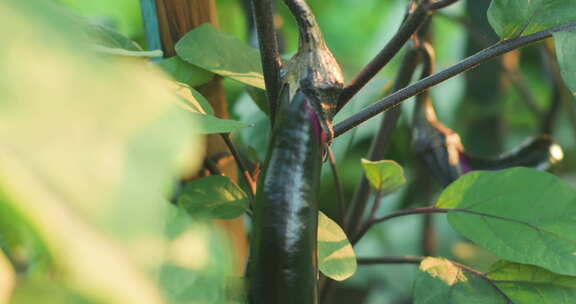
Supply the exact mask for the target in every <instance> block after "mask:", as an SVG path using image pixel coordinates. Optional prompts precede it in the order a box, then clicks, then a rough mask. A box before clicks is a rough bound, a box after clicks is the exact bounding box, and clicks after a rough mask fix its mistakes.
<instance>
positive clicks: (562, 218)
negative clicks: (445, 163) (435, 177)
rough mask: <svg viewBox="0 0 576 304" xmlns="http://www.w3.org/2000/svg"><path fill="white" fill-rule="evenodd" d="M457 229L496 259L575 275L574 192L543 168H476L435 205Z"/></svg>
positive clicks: (575, 222) (450, 188) (444, 194)
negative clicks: (443, 211) (483, 169)
mask: <svg viewBox="0 0 576 304" xmlns="http://www.w3.org/2000/svg"><path fill="white" fill-rule="evenodd" d="M436 207H438V208H448V209H453V210H450V211H449V212H448V222H449V223H450V225H451V226H452V227H453V228H454V229H455V230H456V231H458V232H459V233H461V234H462V235H464V236H465V237H466V238H468V239H470V240H472V241H473V242H475V243H476V244H478V245H479V246H480V247H482V248H484V249H486V250H488V251H490V252H491V253H493V254H494V255H496V256H497V257H499V258H501V259H505V260H509V261H513V262H517V263H522V264H530V265H537V266H540V267H543V268H546V269H548V270H551V271H554V272H557V273H561V274H566V275H576V234H574V231H576V192H575V191H574V189H572V188H571V187H570V186H568V185H567V184H566V183H565V182H564V181H562V180H560V179H558V178H557V177H555V176H554V175H551V174H549V173H546V172H542V171H538V170H534V169H528V168H513V169H508V170H502V171H477V172H472V173H468V174H466V175H464V176H463V177H461V178H459V179H458V180H456V181H455V182H454V183H452V184H451V185H450V186H448V187H447V188H446V189H445V190H444V191H443V192H442V194H441V195H440V198H439V199H438V202H437V203H436Z"/></svg>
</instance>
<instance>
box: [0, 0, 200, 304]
mask: <svg viewBox="0 0 576 304" xmlns="http://www.w3.org/2000/svg"><path fill="white" fill-rule="evenodd" d="M51 3H52V2H50V1H40V0H38V1H32V0H30V1H13V0H8V1H1V2H0V20H2V22H6V24H10V28H9V29H0V40H1V41H2V43H3V44H5V45H8V46H10V47H9V48H0V66H2V69H0V88H2V89H0V125H2V128H0V142H1V143H2V144H1V145H0V222H2V225H1V227H0V229H1V230H0V235H7V234H8V235H18V237H20V238H21V240H20V241H21V242H22V243H35V244H38V245H37V246H38V247H42V248H44V249H45V251H46V254H45V256H44V258H46V259H47V260H48V263H49V265H48V267H47V269H46V270H43V271H38V272H37V273H35V274H34V275H35V276H39V277H42V278H43V279H50V280H51V281H53V282H57V285H59V286H64V287H66V288H67V289H70V290H73V291H74V292H76V293H78V294H80V295H81V296H82V297H86V298H88V299H90V300H92V301H94V302H97V303H143V304H158V303H164V301H163V297H162V295H161V292H160V290H159V289H158V288H157V286H155V284H154V280H153V278H152V276H150V275H149V274H147V272H148V271H151V270H153V269H154V268H155V267H156V266H158V264H159V263H157V262H156V261H154V259H153V258H154V257H155V256H157V255H156V253H157V252H158V251H159V252H160V254H159V256H160V259H161V257H162V250H163V246H162V245H163V237H164V236H163V229H164V219H165V215H166V209H167V208H168V206H169V205H168V204H167V203H166V202H165V201H164V199H163V198H162V197H163V195H164V194H165V193H166V189H169V188H171V186H172V183H173V181H174V180H176V178H175V177H176V174H177V173H178V172H179V171H180V170H183V169H189V170H195V168H197V166H198V164H199V162H200V160H201V151H202V150H203V146H202V145H201V144H200V141H199V139H200V138H199V136H197V135H191V133H192V131H193V129H194V125H195V124H194V121H192V120H191V119H190V117H189V116H187V114H186V113H184V112H183V111H182V110H181V109H178V107H177V106H176V105H177V103H178V102H179V101H178V99H177V97H176V96H175V95H174V94H173V92H172V91H171V90H170V88H169V87H168V86H166V85H165V84H166V83H167V82H168V81H167V80H166V79H165V78H163V77H161V75H160V74H159V73H156V72H155V71H154V70H152V69H150V68H149V67H148V66H147V65H146V63H143V62H133V61H122V60H118V59H117V58H112V57H109V56H94V54H93V52H86V50H87V49H89V48H90V46H92V45H94V44H96V43H95V41H94V40H91V39H89V38H86V37H85V36H82V35H77V34H78V32H77V31H78V29H77V28H75V26H76V23H75V22H74V21H72V20H70V19H69V18H68V17H66V16H65V15H62V14H61V10H60V9H58V8H56V7H55V6H54V4H51ZM31 88H34V89H31ZM184 155H185V158H183V157H182V156H184ZM192 172H193V171H192ZM21 230H25V231H27V232H29V233H26V234H19V233H18V232H20V231H21ZM150 259H152V261H150ZM28 279H30V278H29V277H26V276H23V277H22V280H23V281H26V280H28ZM19 283H20V282H19ZM19 285H20V284H19ZM32 303H36V302H32ZM70 303H72V302H70ZM74 303H76V302H74Z"/></svg>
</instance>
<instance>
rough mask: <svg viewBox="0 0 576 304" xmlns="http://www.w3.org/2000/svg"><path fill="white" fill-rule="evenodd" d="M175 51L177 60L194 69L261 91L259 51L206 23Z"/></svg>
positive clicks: (191, 32)
mask: <svg viewBox="0 0 576 304" xmlns="http://www.w3.org/2000/svg"><path fill="white" fill-rule="evenodd" d="M175 48H176V53H177V54H178V56H180V57H181V58H182V59H184V60H186V61H187V62H189V63H191V64H193V65H196V66H199V67H201V68H203V69H205V70H208V71H210V72H213V73H215V74H218V75H221V76H224V77H229V78H232V79H234V80H236V81H239V82H242V83H244V84H247V85H250V86H253V87H257V88H260V89H264V77H263V76H262V66H261V65H260V56H259V54H258V51H257V50H256V49H254V48H251V47H249V46H248V45H246V44H245V43H244V42H242V41H240V40H238V39H236V38H235V37H233V36H229V35H226V34H223V33H221V32H219V31H218V30H217V29H215V28H214V27H213V26H212V25H210V24H209V23H205V24H203V25H201V26H199V27H197V28H195V29H194V30H192V31H190V32H189V33H188V34H186V36H184V37H183V38H182V39H181V40H180V41H178V43H177V44H176V47H175Z"/></svg>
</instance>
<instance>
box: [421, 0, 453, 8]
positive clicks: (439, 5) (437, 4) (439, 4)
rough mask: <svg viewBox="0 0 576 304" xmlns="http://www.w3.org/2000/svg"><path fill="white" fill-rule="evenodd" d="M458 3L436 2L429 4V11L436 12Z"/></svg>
mask: <svg viewBox="0 0 576 304" xmlns="http://www.w3.org/2000/svg"><path fill="white" fill-rule="evenodd" d="M456 2H458V0H438V1H435V2H432V3H430V4H429V6H428V7H429V9H431V10H438V9H441V8H445V7H447V6H449V5H452V4H454V3H456Z"/></svg>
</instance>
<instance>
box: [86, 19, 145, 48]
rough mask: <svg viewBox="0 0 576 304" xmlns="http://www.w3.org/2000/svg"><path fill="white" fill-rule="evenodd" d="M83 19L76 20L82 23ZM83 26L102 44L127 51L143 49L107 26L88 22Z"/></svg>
mask: <svg viewBox="0 0 576 304" xmlns="http://www.w3.org/2000/svg"><path fill="white" fill-rule="evenodd" d="M83 21H84V20H78V22H79V23H82V22H83ZM84 26H85V27H86V31H87V32H88V33H89V34H90V35H92V36H94V37H95V38H96V39H97V41H98V42H99V43H100V44H102V45H103V46H106V47H109V48H116V49H124V50H128V51H143V49H142V47H140V46H139V45H138V44H137V43H136V42H134V41H132V40H130V39H128V38H127V37H126V36H124V35H122V34H120V33H118V32H117V31H115V30H113V29H111V28H109V27H107V26H103V25H98V24H93V25H92V24H88V23H86V24H85V25H84Z"/></svg>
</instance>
